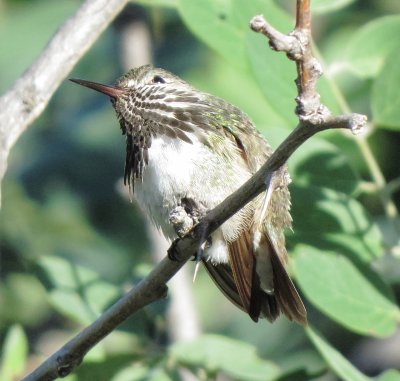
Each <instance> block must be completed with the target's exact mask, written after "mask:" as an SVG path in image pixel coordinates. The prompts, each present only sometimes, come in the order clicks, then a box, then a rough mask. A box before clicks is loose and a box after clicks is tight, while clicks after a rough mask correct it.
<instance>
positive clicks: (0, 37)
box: [0, 0, 79, 92]
mask: <svg viewBox="0 0 400 381" xmlns="http://www.w3.org/2000/svg"><path fill="white" fill-rule="evenodd" d="M78 6H79V2H77V1H69V0H58V1H51V0H45V1H40V2H29V3H26V5H25V6H21V7H11V6H10V7H8V6H7V7H3V9H2V14H1V23H0V46H1V50H2V51H3V52H7V53H6V54H1V55H0V72H1V81H0V92H3V91H4V90H5V89H6V88H7V87H8V86H10V85H11V84H12V82H13V81H15V80H16V79H17V78H18V76H19V75H21V74H22V72H23V71H24V70H25V69H26V68H27V67H28V65H30V64H31V62H32V61H33V60H34V59H35V57H37V55H38V54H39V53H40V51H41V50H42V49H43V47H44V46H45V44H46V43H47V41H48V40H49V39H50V37H51V35H52V34H53V33H54V32H55V31H56V29H57V28H58V27H59V26H60V25H61V23H62V22H63V21H64V20H65V19H66V18H67V17H68V16H70V15H72V13H73V12H74V11H75V10H76V9H77V8H78ZM27 31H31V32H27ZM10 36H12V38H10Z"/></svg>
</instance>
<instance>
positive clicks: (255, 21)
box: [250, 15, 266, 33]
mask: <svg viewBox="0 0 400 381" xmlns="http://www.w3.org/2000/svg"><path fill="white" fill-rule="evenodd" d="M265 24H266V21H265V18H264V16H263V15H257V16H254V17H253V18H252V19H251V20H250V28H251V29H252V30H253V31H254V32H258V33H259V32H261V31H262V30H263V29H265Z"/></svg>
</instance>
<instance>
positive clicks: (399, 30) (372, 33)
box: [345, 15, 400, 78]
mask: <svg viewBox="0 0 400 381" xmlns="http://www.w3.org/2000/svg"><path fill="white" fill-rule="evenodd" d="M399 35H400V16H399V15H394V16H384V17H380V18H378V19H375V20H373V21H371V22H369V23H367V24H366V25H364V26H363V27H362V28H360V29H359V30H358V31H357V32H356V33H354V34H353V35H352V36H351V38H350V40H349V43H348V45H347V47H346V50H345V52H346V54H345V64H346V65H348V67H349V68H350V69H351V70H352V71H353V72H354V73H356V74H357V75H359V76H360V77H363V78H365V77H373V76H376V75H377V74H378V72H379V71H380V70H381V68H382V65H383V63H384V62H385V59H386V57H387V55H388V54H389V53H390V52H391V51H393V50H394V49H398V48H399V47H400V40H399V39H398V38H396V36H399Z"/></svg>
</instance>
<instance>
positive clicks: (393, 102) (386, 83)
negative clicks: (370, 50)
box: [371, 22, 400, 130]
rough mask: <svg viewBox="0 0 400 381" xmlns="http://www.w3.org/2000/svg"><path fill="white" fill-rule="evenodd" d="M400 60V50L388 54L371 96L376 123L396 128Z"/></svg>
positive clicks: (399, 121) (399, 117) (399, 120)
mask: <svg viewBox="0 0 400 381" xmlns="http://www.w3.org/2000/svg"><path fill="white" fill-rule="evenodd" d="M399 24H400V22H399ZM399 29H400V27H399ZM399 46H400V45H399ZM399 62H400V51H399V50H395V51H393V53H392V54H390V55H388V57H387V58H386V61H385V65H384V66H383V67H382V70H381V73H380V75H379V76H378V78H376V79H375V82H374V85H373V88H372V97H371V107H372V112H373V120H374V122H375V124H378V125H379V126H380V127H384V128H390V129H394V130H400V91H399V83H400V70H399Z"/></svg>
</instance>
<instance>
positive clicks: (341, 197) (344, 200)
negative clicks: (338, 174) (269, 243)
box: [289, 184, 383, 262]
mask: <svg viewBox="0 0 400 381" xmlns="http://www.w3.org/2000/svg"><path fill="white" fill-rule="evenodd" d="M291 190H292V201H293V202H292V216H293V227H294V235H289V239H290V240H291V241H294V242H297V243H307V244H309V245H310V246H315V247H318V248H320V249H322V250H328V251H329V250H335V251H336V250H337V251H340V252H341V253H342V254H345V255H348V256H350V257H352V258H353V259H355V260H357V261H362V262H370V261H371V260H373V259H376V258H379V257H381V256H382V255H383V245H382V236H381V233H380V231H379V229H378V227H377V225H376V224H375V223H373V221H372V220H371V218H370V217H369V215H368V213H367V211H366V210H365V209H364V207H363V206H362V205H361V204H360V203H359V202H358V201H357V200H355V199H354V198H351V197H349V196H347V195H345V194H343V193H340V192H336V191H334V190H332V189H324V188H319V187H314V186H312V185H308V186H298V185H297V184H293V185H292V186H291Z"/></svg>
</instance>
